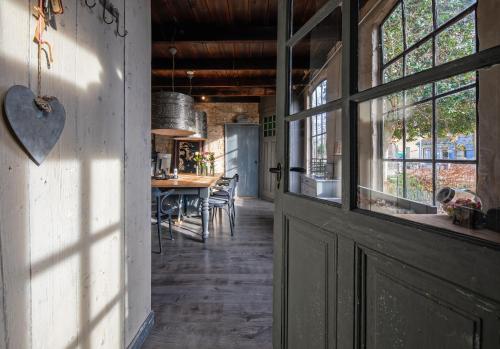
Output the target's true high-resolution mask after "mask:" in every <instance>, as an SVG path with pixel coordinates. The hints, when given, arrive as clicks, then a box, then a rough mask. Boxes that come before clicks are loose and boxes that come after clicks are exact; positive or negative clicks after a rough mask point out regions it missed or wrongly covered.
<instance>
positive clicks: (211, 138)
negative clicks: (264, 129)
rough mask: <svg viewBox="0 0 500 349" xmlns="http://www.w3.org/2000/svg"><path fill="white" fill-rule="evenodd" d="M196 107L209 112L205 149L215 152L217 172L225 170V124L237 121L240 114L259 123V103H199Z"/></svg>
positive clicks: (252, 121)
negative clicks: (236, 118)
mask: <svg viewBox="0 0 500 349" xmlns="http://www.w3.org/2000/svg"><path fill="white" fill-rule="evenodd" d="M195 109H196V110H199V111H204V112H206V113H207V121H208V140H207V141H206V142H205V151H209V152H214V153H215V158H216V163H215V172H217V173H223V172H224V125H225V124H228V123H233V122H235V117H236V116H238V115H246V116H247V117H248V121H249V122H251V123H255V124H258V123H259V104H258V103H198V104H196V105H195Z"/></svg>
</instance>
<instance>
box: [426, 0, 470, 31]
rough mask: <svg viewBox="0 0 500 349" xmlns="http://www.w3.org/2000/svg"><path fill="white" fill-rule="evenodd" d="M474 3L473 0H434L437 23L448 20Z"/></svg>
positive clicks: (440, 23) (439, 24)
mask: <svg viewBox="0 0 500 349" xmlns="http://www.w3.org/2000/svg"><path fill="white" fill-rule="evenodd" d="M475 3H476V1H475V0H436V14H437V19H436V22H437V25H438V26H441V25H442V24H444V23H446V22H448V21H449V20H450V19H452V18H454V17H456V16H457V15H458V14H460V13H461V12H462V11H464V10H466V9H467V8H469V7H470V6H471V5H473V4H475Z"/></svg>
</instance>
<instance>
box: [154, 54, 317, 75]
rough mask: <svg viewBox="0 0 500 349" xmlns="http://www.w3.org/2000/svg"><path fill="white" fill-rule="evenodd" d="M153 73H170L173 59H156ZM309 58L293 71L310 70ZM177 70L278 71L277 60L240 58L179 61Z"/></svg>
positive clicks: (302, 60) (299, 59)
mask: <svg viewBox="0 0 500 349" xmlns="http://www.w3.org/2000/svg"><path fill="white" fill-rule="evenodd" d="M151 65H152V69H153V72H154V71H155V70H158V69H162V70H165V71H169V70H170V69H171V67H172V59H171V58H155V59H153V62H152V64H151ZM309 67H310V63H309V58H307V57H304V58H295V60H294V63H293V69H308V68H309ZM175 69H176V70H194V71H196V70H263V69H265V70H276V58H274V57H268V58H239V59H227V58H220V59H207V58H200V59H179V60H177V61H176V62H175Z"/></svg>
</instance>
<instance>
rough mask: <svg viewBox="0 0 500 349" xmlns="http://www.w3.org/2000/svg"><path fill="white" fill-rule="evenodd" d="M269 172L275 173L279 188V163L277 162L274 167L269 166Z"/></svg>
mask: <svg viewBox="0 0 500 349" xmlns="http://www.w3.org/2000/svg"><path fill="white" fill-rule="evenodd" d="M269 172H271V173H273V174H275V175H276V183H277V187H278V189H279V188H280V183H281V163H278V165H277V166H276V167H271V168H270V169H269Z"/></svg>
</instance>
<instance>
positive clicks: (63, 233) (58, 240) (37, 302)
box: [0, 0, 126, 349]
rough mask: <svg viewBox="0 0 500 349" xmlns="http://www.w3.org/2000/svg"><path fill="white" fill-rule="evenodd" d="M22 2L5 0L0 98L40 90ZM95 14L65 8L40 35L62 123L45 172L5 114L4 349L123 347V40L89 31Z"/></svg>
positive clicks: (1, 158)
mask: <svg viewBox="0 0 500 349" xmlns="http://www.w3.org/2000/svg"><path fill="white" fill-rule="evenodd" d="M29 4H30V2H29V1H21V0H17V1H14V0H4V1H0V23H1V26H0V98H2V101H3V97H4V95H5V92H6V90H7V89H8V88H9V87H10V86H11V85H14V84H23V85H28V86H29V85H31V88H32V89H36V75H35V74H34V71H36V70H35V68H36V46H35V45H34V44H33V43H32V42H31V40H29V39H28V38H29V37H31V35H28V34H27V33H28V32H29V33H31V32H32V29H33V28H32V27H33V24H34V20H31V14H30V13H29ZM122 4H123V2H122V3H121V4H119V5H122ZM97 12H98V11H96V12H91V11H88V10H86V9H85V8H84V7H80V6H68V8H67V9H66V12H65V14H64V17H63V18H64V19H63V20H61V23H60V27H59V30H58V32H57V33H54V31H49V33H52V34H48V35H47V39H49V40H52V41H51V42H52V43H53V44H54V50H55V59H56V62H55V63H54V65H53V66H52V69H51V71H50V72H45V73H44V76H43V82H44V85H43V92H45V93H47V94H50V95H56V96H57V97H58V98H59V100H60V101H61V102H62V103H63V105H64V106H65V108H66V114H67V115H66V126H65V129H64V132H63V134H62V136H61V139H60V140H59V142H58V144H57V145H56V147H55V148H54V149H53V150H52V152H51V154H50V156H49V157H48V158H47V160H46V161H45V162H44V163H43V164H42V165H41V166H40V167H37V166H36V165H35V164H34V163H32V162H31V160H29V159H28V157H27V155H25V154H24V152H23V151H22V150H21V148H20V147H19V146H18V145H17V144H16V141H15V140H14V139H13V137H12V136H11V135H10V133H9V131H8V129H7V125H6V122H5V120H4V118H3V108H2V120H1V121H0V248H1V251H0V256H1V258H0V263H1V285H0V286H1V290H2V291H1V292H3V295H2V296H1V297H0V302H1V306H2V313H1V317H0V333H1V334H3V336H2V338H0V347H6V348H16V349H23V348H42V347H46V348H76V347H82V348H94V347H105V348H119V347H124V331H125V329H124V323H125V318H126V314H125V308H126V291H125V290H126V281H125V236H124V224H125V223H124V178H123V177H124V176H123V173H124V110H123V108H124V107H123V106H124V86H123V83H124V82H123V76H121V75H122V74H121V72H122V69H123V40H122V39H117V38H116V37H115V36H114V34H113V33H112V28H110V27H108V26H102V25H101V24H100V23H95V20H96V17H99V15H98V14H97ZM28 18H29V20H28ZM77 21H78V24H77ZM82 21H85V24H86V25H83V24H82ZM92 23H93V25H92ZM9 26H10V27H9ZM49 35H52V37H49ZM93 52H96V53H95V54H94V53H93Z"/></svg>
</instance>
